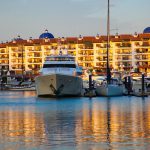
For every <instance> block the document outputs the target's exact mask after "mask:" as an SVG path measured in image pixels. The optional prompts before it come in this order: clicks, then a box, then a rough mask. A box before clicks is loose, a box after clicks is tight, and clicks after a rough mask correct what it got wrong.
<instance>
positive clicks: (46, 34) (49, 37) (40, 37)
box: [39, 30, 54, 39]
mask: <svg viewBox="0 0 150 150" xmlns="http://www.w3.org/2000/svg"><path fill="white" fill-rule="evenodd" d="M47 38H48V39H53V38H54V36H53V34H51V33H49V32H48V30H45V33H42V34H41V35H40V36H39V39H47Z"/></svg>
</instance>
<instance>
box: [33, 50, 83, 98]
mask: <svg viewBox="0 0 150 150" xmlns="http://www.w3.org/2000/svg"><path fill="white" fill-rule="evenodd" d="M81 74H82V70H81V68H80V67H79V66H78V65H77V63H76V62H75V58H74V57H73V56H71V55H67V54H66V55H62V52H61V51H60V54H59V55H51V56H47V57H46V59H45V62H44V65H43V68H42V69H41V72H40V75H39V76H37V77H36V78H35V85H36V92H37V96H56V97H60V96H81V94H82V86H83V82H82V78H81V77H80V75H81Z"/></svg>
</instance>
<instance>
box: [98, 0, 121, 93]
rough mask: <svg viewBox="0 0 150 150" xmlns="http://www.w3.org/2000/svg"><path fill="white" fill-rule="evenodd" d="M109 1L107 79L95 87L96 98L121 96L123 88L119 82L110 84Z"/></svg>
mask: <svg viewBox="0 0 150 150" xmlns="http://www.w3.org/2000/svg"><path fill="white" fill-rule="evenodd" d="M109 5H110V4H109V0H108V13H107V61H106V65H107V68H106V71H107V73H106V74H107V77H106V81H104V82H102V84H100V85H97V87H96V94H97V95H98V96H121V95H123V86H122V84H120V82H112V81H113V80H112V78H111V72H110V67H109V47H110V40H109V37H110V35H109V34H110V27H109V26H110V25H109V20H110V19H109V16H110V15H109Z"/></svg>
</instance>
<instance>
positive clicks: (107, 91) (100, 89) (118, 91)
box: [96, 84, 123, 96]
mask: <svg viewBox="0 0 150 150" xmlns="http://www.w3.org/2000/svg"><path fill="white" fill-rule="evenodd" d="M96 94H97V95H98V96H121V95H123V87H122V86H121V85H114V84H108V85H100V86H97V87H96Z"/></svg>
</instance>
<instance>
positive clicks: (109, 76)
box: [106, 0, 111, 83]
mask: <svg viewBox="0 0 150 150" xmlns="http://www.w3.org/2000/svg"><path fill="white" fill-rule="evenodd" d="M109 7H110V1H109V0H108V6H107V64H106V65H107V82H108V83H110V79H111V73H110V68H109V48H110V11H109Z"/></svg>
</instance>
